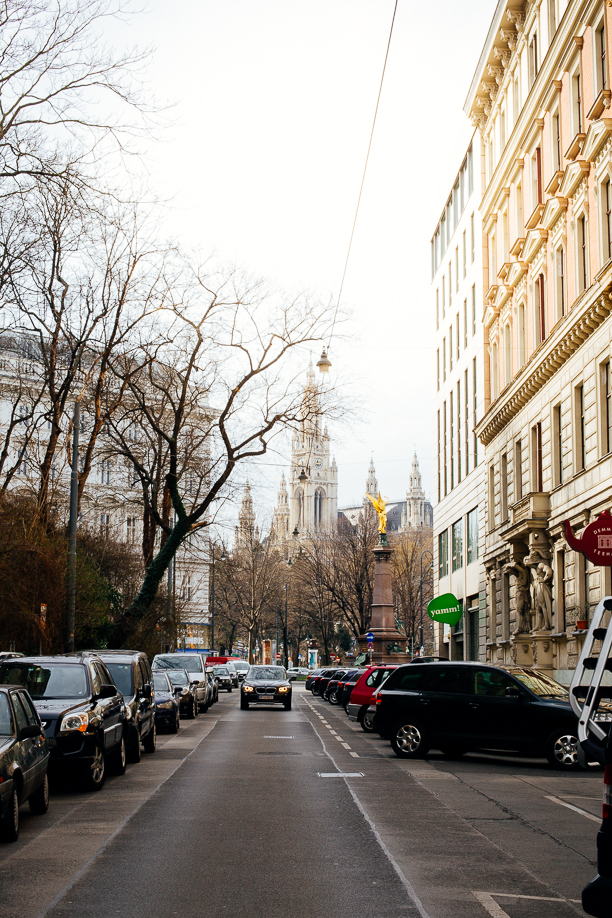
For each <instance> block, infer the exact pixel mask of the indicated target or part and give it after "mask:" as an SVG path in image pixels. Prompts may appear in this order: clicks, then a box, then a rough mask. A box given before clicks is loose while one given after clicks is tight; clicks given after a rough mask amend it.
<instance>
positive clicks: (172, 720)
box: [153, 670, 181, 733]
mask: <svg viewBox="0 0 612 918" xmlns="http://www.w3.org/2000/svg"><path fill="white" fill-rule="evenodd" d="M153 694H154V696H155V725H156V727H157V729H158V730H159V729H161V728H162V727H167V729H168V730H169V731H170V733H178V731H179V727H180V725H181V713H180V705H179V701H178V698H177V697H176V692H175V691H174V688H173V687H172V683H171V682H170V680H169V678H168V673H163V672H161V670H156V671H155V672H154V673H153Z"/></svg>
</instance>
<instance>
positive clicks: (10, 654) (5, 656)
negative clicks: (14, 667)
mask: <svg viewBox="0 0 612 918" xmlns="http://www.w3.org/2000/svg"><path fill="white" fill-rule="evenodd" d="M22 656H23V654H22V653H19V652H18V651H16V650H3V651H1V652H0V663H1V662H2V661H3V660H14V659H15V657H22Z"/></svg>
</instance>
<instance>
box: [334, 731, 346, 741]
mask: <svg viewBox="0 0 612 918" xmlns="http://www.w3.org/2000/svg"><path fill="white" fill-rule="evenodd" d="M334 736H335V737H336V739H337V740H338V742H339V743H343V742H344V740H343V739H342V737H341V736H338V734H337V733H334Z"/></svg>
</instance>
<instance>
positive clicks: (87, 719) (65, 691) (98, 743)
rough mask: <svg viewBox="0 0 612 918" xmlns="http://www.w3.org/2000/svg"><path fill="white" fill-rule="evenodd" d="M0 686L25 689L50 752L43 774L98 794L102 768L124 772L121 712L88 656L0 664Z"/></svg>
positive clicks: (104, 675) (104, 674)
mask: <svg viewBox="0 0 612 918" xmlns="http://www.w3.org/2000/svg"><path fill="white" fill-rule="evenodd" d="M0 685H18V686H22V687H23V688H25V689H27V691H28V693H29V695H30V697H31V698H32V701H33V702H34V706H35V708H36V711H37V713H38V715H39V717H40V719H41V721H42V725H43V727H44V729H45V733H46V736H47V742H48V744H49V748H50V751H51V758H50V761H49V769H50V770H51V771H56V772H59V773H63V774H66V773H70V774H72V775H77V776H78V777H80V779H81V781H82V782H83V784H84V785H85V787H86V788H87V789H88V790H100V789H101V788H102V786H103V785H104V781H105V779H106V769H107V767H108V768H109V769H110V770H111V771H113V772H114V773H115V774H124V773H125V768H126V761H127V758H126V741H125V735H126V726H127V723H128V720H127V713H126V707H125V704H124V701H123V697H122V695H121V692H120V691H119V690H118V689H117V687H116V685H115V684H114V683H113V679H112V677H111V675H110V673H109V671H108V670H107V668H106V666H105V665H104V663H103V662H102V660H100V658H99V657H97V656H96V655H95V654H93V653H85V652H83V653H75V654H63V655H59V656H53V657H51V656H50V657H20V658H19V659H16V660H6V661H5V662H4V663H2V664H0Z"/></svg>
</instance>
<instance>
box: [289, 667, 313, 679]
mask: <svg viewBox="0 0 612 918" xmlns="http://www.w3.org/2000/svg"><path fill="white" fill-rule="evenodd" d="M287 675H288V676H295V677H296V679H297V677H298V676H309V675H310V670H309V669H306V667H305V666H290V667H289V669H288V670H287Z"/></svg>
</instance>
